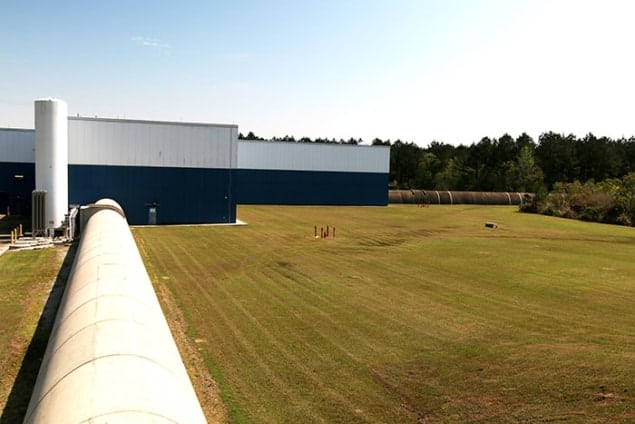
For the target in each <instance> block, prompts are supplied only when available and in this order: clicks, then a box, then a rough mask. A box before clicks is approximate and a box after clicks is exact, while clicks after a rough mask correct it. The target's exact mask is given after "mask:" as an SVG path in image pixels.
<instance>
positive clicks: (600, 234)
mask: <svg viewBox="0 0 635 424" xmlns="http://www.w3.org/2000/svg"><path fill="white" fill-rule="evenodd" d="M239 218H240V219H242V220H244V221H246V222H248V223H249V225H248V226H244V227H213V226H209V227H152V228H136V229H134V234H135V237H136V239H137V242H138V244H139V246H140V250H141V251H142V255H143V256H144V259H145V261H146V264H147V267H148V271H149V273H150V275H151V278H152V279H153V281H154V283H155V284H156V285H157V288H158V290H165V289H167V290H169V292H170V293H171V294H172V296H173V297H174V300H175V302H176V304H178V305H179V307H180V308H181V311H182V313H183V316H184V320H185V325H186V328H187V334H188V337H189V339H190V341H191V342H193V343H196V345H197V346H198V349H199V351H200V353H201V354H202V356H203V357H204V360H205V363H206V365H207V367H208V369H209V371H210V373H211V374H212V376H213V377H214V379H215V380H216V381H217V382H218V384H219V385H220V388H221V394H222V398H223V400H224V402H225V405H226V407H227V409H228V411H229V419H230V420H231V421H233V422H436V421H439V422H463V421H483V422H547V421H548V422H552V421H572V422H607V421H611V422H633V421H634V420H635V261H634V260H633V258H635V231H634V230H633V229H632V228H623V227H616V226H607V225H599V224H589V223H583V222H577V221H571V220H564V219H557V218H549V217H544V216H537V215H527V214H520V213H518V212H516V209H515V208H510V207H475V206H451V207H430V208H417V207H415V206H405V205H404V206H391V207H388V208H347V207H341V208H328V207H265V206H261V207H255V206H249V207H248V206H241V207H240V208H239ZM485 221H495V222H497V223H498V225H499V228H497V229H488V228H485V227H484V223H485ZM314 225H318V229H319V226H326V225H331V226H335V227H336V238H329V239H323V240H319V239H318V240H316V239H315V238H314V237H313V235H314Z"/></svg>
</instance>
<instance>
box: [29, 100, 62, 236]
mask: <svg viewBox="0 0 635 424" xmlns="http://www.w3.org/2000/svg"><path fill="white" fill-rule="evenodd" d="M35 189H36V190H46V192H47V195H46V226H47V229H48V230H49V231H51V230H52V229H54V228H58V227H60V226H61V225H62V223H63V221H64V215H65V214H66V213H67V212H68V107H67V105H66V103H65V102H63V101H62V100H58V99H39V100H36V101H35Z"/></svg>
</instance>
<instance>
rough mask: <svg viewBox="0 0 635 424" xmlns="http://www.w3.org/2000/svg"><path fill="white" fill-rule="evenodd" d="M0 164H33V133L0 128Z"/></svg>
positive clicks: (31, 131) (32, 131)
mask: <svg viewBox="0 0 635 424" xmlns="http://www.w3.org/2000/svg"><path fill="white" fill-rule="evenodd" d="M0 162H20V163H35V131H34V130H17V129H10V128H0Z"/></svg>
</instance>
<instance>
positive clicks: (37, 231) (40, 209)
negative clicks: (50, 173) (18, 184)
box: [31, 190, 47, 237]
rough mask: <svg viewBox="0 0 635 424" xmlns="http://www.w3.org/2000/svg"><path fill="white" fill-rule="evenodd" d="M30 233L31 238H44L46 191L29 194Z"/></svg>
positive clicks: (35, 191)
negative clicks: (31, 234)
mask: <svg viewBox="0 0 635 424" xmlns="http://www.w3.org/2000/svg"><path fill="white" fill-rule="evenodd" d="M31 210H32V212H31V231H32V233H33V237H37V236H41V237H45V236H46V235H47V234H46V229H47V225H46V224H47V222H46V221H47V220H46V190H33V192H32V193H31Z"/></svg>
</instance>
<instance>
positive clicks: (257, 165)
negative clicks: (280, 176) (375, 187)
mask: <svg viewBox="0 0 635 424" xmlns="http://www.w3.org/2000/svg"><path fill="white" fill-rule="evenodd" d="M238 168H239V169H271V170H285V171H338V172H373V173H388V172H389V169H390V147H388V146H355V145H346V144H312V143H288V142H269V141H249V140H239V141H238Z"/></svg>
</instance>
